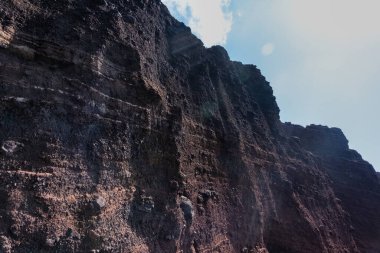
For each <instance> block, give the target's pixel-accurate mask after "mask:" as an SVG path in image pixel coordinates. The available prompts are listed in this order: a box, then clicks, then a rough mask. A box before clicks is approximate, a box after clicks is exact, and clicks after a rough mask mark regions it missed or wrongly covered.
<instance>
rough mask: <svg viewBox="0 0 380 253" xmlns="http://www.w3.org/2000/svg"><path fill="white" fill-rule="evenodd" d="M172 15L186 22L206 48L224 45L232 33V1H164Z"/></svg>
mask: <svg viewBox="0 0 380 253" xmlns="http://www.w3.org/2000/svg"><path fill="white" fill-rule="evenodd" d="M162 2H163V3H164V4H166V5H167V6H168V8H169V10H170V11H171V12H172V13H178V14H179V15H180V16H181V17H182V18H184V19H185V20H186V23H187V24H188V25H189V26H190V28H191V29H192V31H193V32H194V33H195V34H196V35H198V36H199V37H200V39H201V40H202V41H203V43H204V44H205V45H206V46H208V47H209V46H212V45H217V44H220V45H224V44H225V43H226V42H227V35H228V33H229V32H230V31H231V26H232V12H231V11H229V10H228V9H229V6H230V0H163V1H162Z"/></svg>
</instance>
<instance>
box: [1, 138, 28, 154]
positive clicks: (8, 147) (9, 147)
mask: <svg viewBox="0 0 380 253" xmlns="http://www.w3.org/2000/svg"><path fill="white" fill-rule="evenodd" d="M23 146H24V145H23V144H22V143H20V142H17V141H13V140H7V141H4V142H3V145H2V146H1V150H2V151H3V152H4V153H5V154H7V155H12V154H14V153H16V152H17V151H19V150H20V149H21V148H22V147H23Z"/></svg>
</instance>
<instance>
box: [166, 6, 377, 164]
mask: <svg viewBox="0 0 380 253" xmlns="http://www.w3.org/2000/svg"><path fill="white" fill-rule="evenodd" d="M163 2H164V3H165V4H167V6H168V7H169V9H170V11H171V12H172V14H173V15H174V16H175V17H177V18H178V19H180V20H181V21H183V22H184V23H186V24H187V25H189V26H190V27H191V28H192V31H193V32H194V33H195V34H196V35H197V36H198V37H200V38H201V39H202V40H203V42H204V43H205V45H206V46H212V45H216V44H218V45H222V46H224V47H225V48H226V49H227V51H228V52H229V54H230V57H231V59H232V60H237V61H242V62H243V63H251V64H255V65H257V66H258V67H259V68H260V69H261V71H262V73H263V74H264V76H265V77H266V78H267V80H268V81H269V82H270V83H271V85H272V87H273V89H274V92H275V95H276V97H277V102H278V104H279V107H280V108H281V113H280V116H281V120H282V121H283V122H286V121H290V122H293V123H296V124H300V125H304V126H305V125H308V124H312V123H315V124H323V125H328V126H331V127H332V126H334V127H339V128H341V129H342V130H343V132H344V133H345V135H346V136H347V138H348V139H349V141H350V147H351V148H353V149H356V150H358V151H359V152H360V153H361V154H362V156H363V158H364V159H365V160H367V161H369V162H371V163H372V164H373V165H374V167H375V169H377V170H378V171H379V170H380V117H379V115H380V113H379V110H380V96H379V95H380V69H379V66H380V26H379V24H380V15H379V14H378V12H379V10H380V1H378V0H360V1H358V0H163Z"/></svg>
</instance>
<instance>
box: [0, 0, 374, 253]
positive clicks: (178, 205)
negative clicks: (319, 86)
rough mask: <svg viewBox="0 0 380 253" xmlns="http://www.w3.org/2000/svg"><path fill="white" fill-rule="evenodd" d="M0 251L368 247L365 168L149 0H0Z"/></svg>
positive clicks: (339, 137) (370, 217)
mask: <svg viewBox="0 0 380 253" xmlns="http://www.w3.org/2000/svg"><path fill="white" fill-rule="evenodd" d="M0 23H1V26H0V90H1V93H0V144H1V150H0V152H1V153H0V176H1V181H0V203H1V205H0V245H1V250H0V251H3V252H181V251H182V252H271V253H273V252H274V253H276V252H294V253H303V252H305V253H306V252H334V253H335V252H336V253H338V252H378V251H379V249H380V246H379V241H380V240H379V238H380V236H379V231H380V222H379V216H378V213H379V211H380V200H379V194H380V190H379V180H378V179H377V175H376V173H375V171H374V169H373V168H372V166H371V165H370V164H368V163H367V162H365V161H363V160H362V159H361V157H360V155H359V154H358V153H357V152H355V151H352V150H349V148H348V145H347V140H346V138H345V137H344V136H343V134H342V132H341V131H340V130H338V129H334V128H332V129H331V128H327V127H321V126H309V127H306V128H303V127H300V126H295V125H291V124H283V123H281V122H280V120H279V108H278V106H277V104H276V101H275V97H274V96H273V92H272V89H271V87H270V85H269V83H268V82H267V81H266V80H265V78H264V77H263V76H262V75H261V73H260V71H259V70H258V69H257V67H256V66H253V65H243V64H241V63H238V62H232V61H230V59H229V57H228V54H227V52H226V51H225V50H224V49H223V48H221V47H212V48H205V47H204V46H203V44H202V42H201V41H200V40H199V39H197V38H196V37H195V36H193V35H192V34H191V31H190V29H189V28H187V27H186V26H185V25H184V24H182V23H180V22H178V21H176V20H175V19H173V18H172V17H171V16H170V14H169V12H168V10H167V9H166V7H165V6H164V5H163V4H161V3H160V2H159V1H154V0H152V1H141V0H138V1H137V0H130V1H121V0H120V1H118V0H96V1H94V0H80V1H69V0H63V1H47V0H34V1H31V0H23V1H21V0H6V1H2V2H1V3H0Z"/></svg>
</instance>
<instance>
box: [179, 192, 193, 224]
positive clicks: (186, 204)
mask: <svg viewBox="0 0 380 253" xmlns="http://www.w3.org/2000/svg"><path fill="white" fill-rule="evenodd" d="M180 201H181V202H180V207H181V209H182V212H183V216H184V217H185V220H186V221H187V222H191V221H192V220H193V218H194V208H193V204H192V203H191V201H190V200H189V199H188V198H186V197H185V196H181V199H180Z"/></svg>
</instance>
